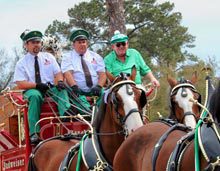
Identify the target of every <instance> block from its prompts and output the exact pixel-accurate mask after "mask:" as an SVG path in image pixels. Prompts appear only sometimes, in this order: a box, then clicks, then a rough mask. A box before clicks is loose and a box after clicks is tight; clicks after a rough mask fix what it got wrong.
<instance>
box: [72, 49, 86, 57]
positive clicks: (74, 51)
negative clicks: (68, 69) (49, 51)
mask: <svg viewBox="0 0 220 171" xmlns="http://www.w3.org/2000/svg"><path fill="white" fill-rule="evenodd" d="M73 53H74V54H75V55H77V56H80V54H79V53H77V52H76V50H75V49H73ZM87 54H88V49H87V50H86V52H85V53H84V54H83V56H87Z"/></svg>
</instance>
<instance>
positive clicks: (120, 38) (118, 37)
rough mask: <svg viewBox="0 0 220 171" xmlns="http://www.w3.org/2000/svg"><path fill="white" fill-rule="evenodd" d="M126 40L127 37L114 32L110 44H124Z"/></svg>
mask: <svg viewBox="0 0 220 171" xmlns="http://www.w3.org/2000/svg"><path fill="white" fill-rule="evenodd" d="M127 40H128V36H126V35H125V34H122V33H120V31H118V30H116V31H115V32H114V36H112V38H111V44H115V43H118V42H126V41H127Z"/></svg>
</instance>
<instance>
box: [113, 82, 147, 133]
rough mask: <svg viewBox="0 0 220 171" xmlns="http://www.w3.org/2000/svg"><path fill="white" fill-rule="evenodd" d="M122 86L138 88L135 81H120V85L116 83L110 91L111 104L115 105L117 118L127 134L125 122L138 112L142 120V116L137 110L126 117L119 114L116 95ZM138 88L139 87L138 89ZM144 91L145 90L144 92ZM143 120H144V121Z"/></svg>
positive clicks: (132, 110) (131, 111)
mask: <svg viewBox="0 0 220 171" xmlns="http://www.w3.org/2000/svg"><path fill="white" fill-rule="evenodd" d="M122 85H126V86H127V85H134V86H135V87H136V84H135V82H134V81H132V80H123V81H120V82H118V83H115V84H114V85H113V86H112V87H111V88H110V91H109V94H111V102H112V104H113V108H114V113H115V114H116V118H117V119H118V120H119V123H120V124H121V125H122V127H123V129H124V133H125V134H127V130H125V129H126V128H125V122H126V120H127V119H128V117H129V116H131V115H132V114H134V113H135V112H138V113H139V115H140V117H141V118H142V114H141V112H140V111H139V109H137V108H133V109H131V110H130V111H129V112H128V113H127V114H126V115H125V116H122V115H121V114H120V113H119V112H118V104H117V103H118V100H117V98H116V96H115V94H116V93H117V91H118V90H119V88H120V87H121V86H122ZM136 88H137V87H136ZM126 89H127V93H128V94H129V95H132V94H133V92H131V91H129V88H128V87H126ZM142 91H143V90H142ZM142 120H143V119H142Z"/></svg>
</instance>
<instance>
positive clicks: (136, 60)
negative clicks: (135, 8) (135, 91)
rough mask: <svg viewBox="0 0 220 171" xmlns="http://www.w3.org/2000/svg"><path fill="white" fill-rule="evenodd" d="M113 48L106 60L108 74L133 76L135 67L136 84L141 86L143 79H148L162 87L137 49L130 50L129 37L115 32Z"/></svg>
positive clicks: (112, 39)
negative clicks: (122, 73) (132, 71)
mask: <svg viewBox="0 0 220 171" xmlns="http://www.w3.org/2000/svg"><path fill="white" fill-rule="evenodd" d="M111 47H112V49H113V51H111V52H110V53H109V54H108V55H107V56H106V57H105V58H104V61H105V65H106V70H107V71H108V72H110V73H112V74H113V75H114V76H117V75H119V74H120V73H121V72H124V73H127V74H131V69H132V67H133V66H134V65H135V67H136V69H137V74H136V78H135V82H136V84H139V85H141V84H142V77H146V78H147V79H149V80H150V81H151V82H152V83H153V84H154V85H155V86H157V87H159V86H160V83H159V82H158V80H157V79H156V78H155V77H154V75H153V74H152V72H151V69H150V68H149V67H148V66H147V65H146V63H145V61H144V60H143V58H142V56H141V54H140V53H139V52H138V51H137V50H135V49H131V48H128V37H127V36H126V35H124V34H122V33H120V32H119V31H115V33H114V36H113V37H112V38H111Z"/></svg>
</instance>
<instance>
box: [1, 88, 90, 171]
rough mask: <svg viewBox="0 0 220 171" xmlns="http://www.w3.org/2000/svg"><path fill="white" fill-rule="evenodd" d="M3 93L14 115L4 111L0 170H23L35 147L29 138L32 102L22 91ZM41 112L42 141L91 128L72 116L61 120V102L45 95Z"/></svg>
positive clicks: (81, 132)
mask: <svg viewBox="0 0 220 171" xmlns="http://www.w3.org/2000/svg"><path fill="white" fill-rule="evenodd" d="M3 94H4V98H7V99H8V100H7V103H10V106H9V107H7V109H9V108H11V109H12V110H11V111H9V112H10V113H11V114H8V113H4V112H5V111H1V113H0V115H1V117H0V170H1V171H12V170H13V171H15V170H16V171H23V170H26V167H27V163H28V159H29V155H30V153H31V151H32V150H33V149H34V146H31V144H30V140H29V128H28V119H27V117H28V112H27V111H28V110H27V109H28V104H27V102H26V101H24V100H23V98H22V93H21V91H7V92H4V93H3ZM1 103H3V102H1ZM41 111H42V112H41V116H40V118H41V119H40V120H39V122H38V123H37V124H39V125H40V128H41V129H40V138H41V139H42V140H45V139H48V138H51V137H54V136H59V135H64V134H68V133H72V134H83V133H84V132H85V131H86V130H88V128H89V127H88V125H87V124H85V123H83V122H80V121H73V120H71V119H70V121H68V122H61V120H60V117H59V116H58V110H57V105H56V104H55V103H54V102H53V101H52V100H51V99H50V98H45V102H44V104H43V105H42V108H41ZM9 115H10V116H9ZM6 120H7V121H6ZM4 121H6V122H4Z"/></svg>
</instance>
